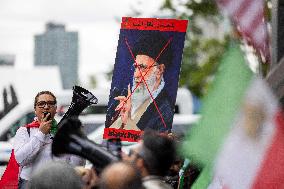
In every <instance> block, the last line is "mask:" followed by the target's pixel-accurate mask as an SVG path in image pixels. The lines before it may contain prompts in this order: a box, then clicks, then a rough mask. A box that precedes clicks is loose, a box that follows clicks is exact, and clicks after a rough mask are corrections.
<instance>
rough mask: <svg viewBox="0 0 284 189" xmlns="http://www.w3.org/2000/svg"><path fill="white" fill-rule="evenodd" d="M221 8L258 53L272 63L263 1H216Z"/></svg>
mask: <svg viewBox="0 0 284 189" xmlns="http://www.w3.org/2000/svg"><path fill="white" fill-rule="evenodd" d="M216 1H217V4H218V6H219V8H220V9H221V10H222V11H223V12H224V13H225V15H228V16H229V17H230V18H231V20H232V22H233V23H234V25H235V26H236V28H237V30H238V31H239V32H240V34H241V36H242V37H243V38H244V39H245V40H246V42H247V43H248V44H249V45H252V46H253V47H254V48H255V50H256V52H257V53H259V54H260V55H261V57H263V58H265V61H266V62H269V61H270V48H269V37H268V30H267V25H266V22H265V19H264V1H263V0H216Z"/></svg>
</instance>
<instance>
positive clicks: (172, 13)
mask: <svg viewBox="0 0 284 189" xmlns="http://www.w3.org/2000/svg"><path fill="white" fill-rule="evenodd" d="M269 5H271V0H266V6H265V13H266V17H267V20H268V21H270V20H271V10H270V9H271V6H269ZM161 12H167V14H168V15H167V16H169V17H172V18H177V19H187V20H189V28H188V32H187V35H186V41H185V47H184V52H183V61H182V67H181V76H180V83H179V84H180V86H186V87H188V88H189V89H190V90H191V91H192V92H193V93H194V94H195V95H197V96H199V97H202V96H204V95H205V94H206V92H207V89H208V86H209V85H210V83H211V81H212V79H213V78H214V75H215V73H216V70H217V67H218V64H219V62H220V58H221V56H222V54H223V52H224V50H225V48H226V46H227V45H228V43H229V39H230V37H229V34H228V33H226V32H225V31H223V33H222V32H221V33H219V35H216V36H210V37H208V36H206V32H208V30H210V27H205V28H202V26H201V25H200V22H203V21H205V22H206V23H207V24H206V25H208V26H211V29H212V28H216V29H219V28H221V26H222V25H224V24H225V23H226V20H224V17H223V16H222V15H221V14H220V13H219V10H218V7H217V5H216V3H215V1H213V0H164V2H163V5H162V7H161ZM227 27H229V26H228V25H227ZM223 28H224V27H223ZM218 31H219V30H218ZM220 35H221V36H220ZM261 69H262V70H261V72H262V73H263V74H264V75H265V74H267V70H268V65H264V66H261Z"/></svg>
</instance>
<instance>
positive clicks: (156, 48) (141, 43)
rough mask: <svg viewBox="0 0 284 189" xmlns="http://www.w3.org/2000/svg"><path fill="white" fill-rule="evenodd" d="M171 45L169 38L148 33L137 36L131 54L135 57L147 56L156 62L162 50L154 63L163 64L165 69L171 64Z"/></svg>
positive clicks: (159, 34)
mask: <svg viewBox="0 0 284 189" xmlns="http://www.w3.org/2000/svg"><path fill="white" fill-rule="evenodd" d="M167 43H168V45H167ZM171 43H172V41H171V40H170V38H169V39H166V38H165V37H163V36H162V34H161V33H160V32H158V31H154V32H149V33H147V34H143V35H141V36H139V38H138V40H137V42H136V43H135V46H134V48H133V54H134V56H135V57H136V55H147V56H150V57H151V58H153V59H154V60H156V58H157V57H158V56H159V54H160V53H161V51H162V50H163V49H164V50H163V52H162V53H161V55H160V56H159V57H158V59H157V60H156V62H157V63H158V64H164V65H165V66H166V67H167V66H169V65H170V64H171V62H172V57H173V53H172V49H171ZM166 45H167V46H166ZM165 46H166V47H165Z"/></svg>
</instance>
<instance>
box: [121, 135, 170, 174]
mask: <svg viewBox="0 0 284 189" xmlns="http://www.w3.org/2000/svg"><path fill="white" fill-rule="evenodd" d="M175 157H176V145H175V142H174V141H173V140H172V139H171V138H169V137H168V136H167V135H163V134H159V133H157V132H155V131H152V130H146V131H145V132H144V135H143V140H142V141H141V143H140V144H138V145H137V146H136V147H134V148H133V149H131V150H130V153H129V154H128V156H124V157H123V158H124V160H126V161H130V162H133V163H135V165H136V166H137V167H138V168H139V169H140V170H141V172H142V175H143V176H147V175H158V176H164V175H166V174H167V172H168V171H169V168H170V166H171V165H172V163H173V162H174V160H175Z"/></svg>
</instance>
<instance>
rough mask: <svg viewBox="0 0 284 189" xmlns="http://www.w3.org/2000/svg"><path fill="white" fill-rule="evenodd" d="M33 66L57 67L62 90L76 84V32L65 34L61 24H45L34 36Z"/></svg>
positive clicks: (77, 60)
mask: <svg viewBox="0 0 284 189" xmlns="http://www.w3.org/2000/svg"><path fill="white" fill-rule="evenodd" d="M34 53H35V54H34V64H35V66H43V65H44V66H46V65H58V66H59V70H60V75H61V80H62V86H63V88H64V89H70V88H72V87H73V86H74V85H76V84H77V83H78V62H79V56H78V32H67V31H65V26H64V25H63V24H55V23H47V24H46V31H45V33H43V34H40V35H36V36H35V51H34Z"/></svg>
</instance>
